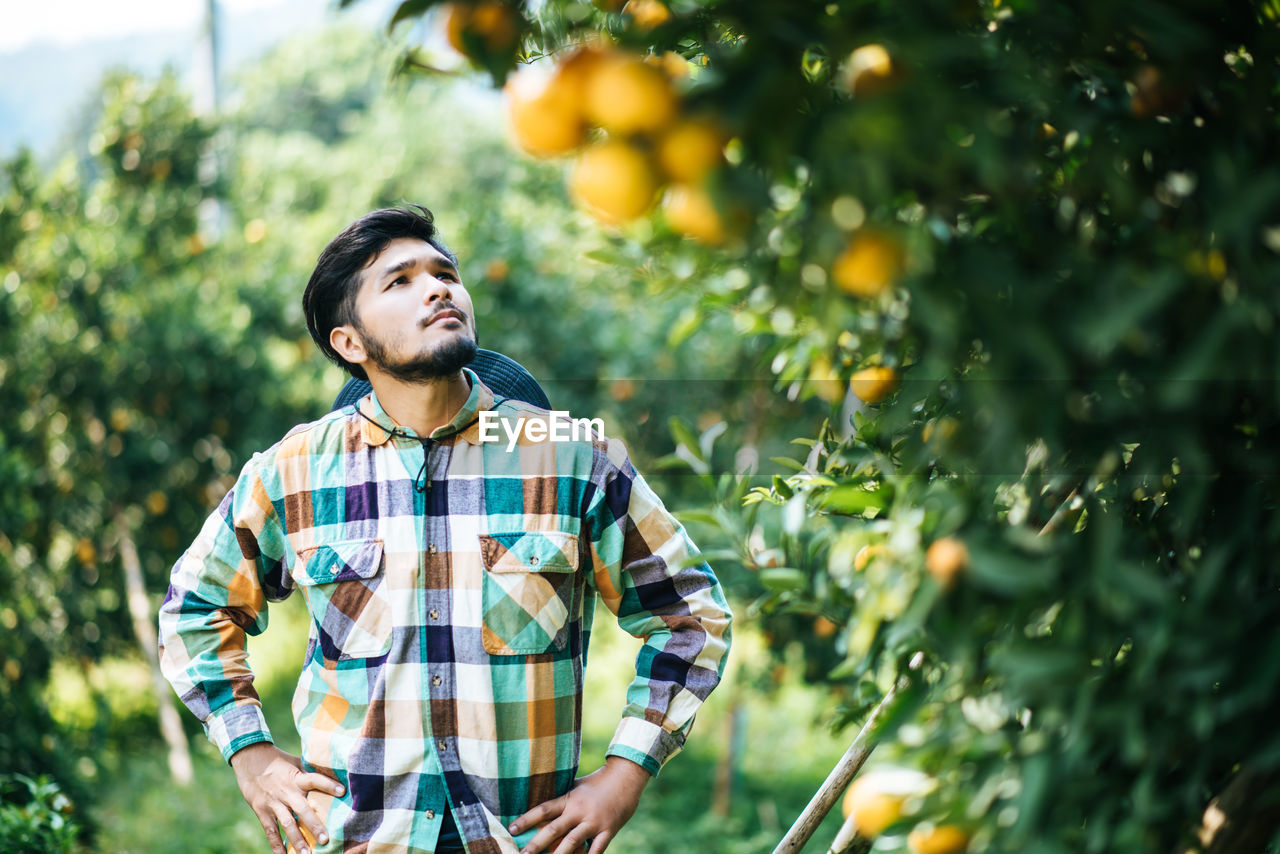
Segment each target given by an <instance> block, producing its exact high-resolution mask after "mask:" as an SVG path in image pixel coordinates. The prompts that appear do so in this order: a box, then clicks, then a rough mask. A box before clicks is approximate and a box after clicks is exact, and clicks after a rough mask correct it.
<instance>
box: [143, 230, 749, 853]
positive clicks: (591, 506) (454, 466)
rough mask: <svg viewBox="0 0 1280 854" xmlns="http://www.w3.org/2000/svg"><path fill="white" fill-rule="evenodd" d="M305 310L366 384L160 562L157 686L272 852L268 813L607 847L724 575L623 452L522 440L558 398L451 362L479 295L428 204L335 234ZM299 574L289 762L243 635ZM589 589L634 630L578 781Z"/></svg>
mask: <svg viewBox="0 0 1280 854" xmlns="http://www.w3.org/2000/svg"><path fill="white" fill-rule="evenodd" d="M303 308H304V311H305V312H306V316H307V323H308V327H309V329H310V331H311V334H312V337H313V338H315V340H316V343H317V344H318V345H319V347H320V348H321V350H323V351H324V352H325V354H326V355H327V356H328V357H329V358H331V359H333V360H334V361H336V362H337V363H338V364H340V365H342V366H344V367H345V368H346V369H347V370H348V371H349V372H350V373H351V374H352V375H354V376H358V377H364V376H367V378H368V379H369V381H370V382H371V383H372V386H373V393H372V394H370V395H369V396H367V397H365V398H364V399H363V400H361V401H360V403H359V404H358V405H357V406H348V407H345V408H343V409H340V410H337V411H335V412H332V413H330V414H329V415H328V416H326V417H324V418H321V419H320V420H318V421H315V422H313V423H311V424H306V425H301V426H299V427H295V428H294V429H293V430H292V431H290V432H289V433H288V434H287V435H286V436H285V438H284V439H282V440H281V441H280V442H279V443H278V444H276V445H275V446H273V447H272V448H270V449H269V450H267V451H265V452H263V453H260V454H256V455H255V456H254V458H253V459H252V460H251V461H250V462H249V463H248V464H247V465H246V466H245V467H244V470H243V471H242V473H241V475H240V477H239V479H238V480H237V482H236V484H235V486H234V488H233V489H232V490H231V492H230V493H228V495H227V496H226V498H225V499H224V500H223V501H222V503H221V505H220V506H219V507H218V509H217V511H216V512H215V513H214V514H213V515H212V516H210V518H209V519H208V521H207V522H206V523H205V525H204V527H203V529H202V530H201V532H200V534H199V536H198V537H197V539H196V540H195V542H194V543H193V544H192V546H191V547H190V548H189V549H188V550H187V552H186V554H184V555H183V556H182V558H181V559H180V560H179V561H178V563H177V564H176V565H175V567H174V569H173V574H172V579H171V585H170V589H169V593H168V596H167V597H166V599H165V603H164V605H163V606H162V607H161V612H160V627H161V647H162V648H161V658H162V666H163V668H164V671H165V673H166V675H167V677H168V678H169V680H170V681H171V682H172V683H173V685H174V687H175V689H176V690H177V692H178V694H179V695H180V696H181V697H182V699H183V701H184V702H185V703H186V705H187V706H188V707H189V708H190V709H191V710H192V711H193V712H194V713H195V714H196V715H197V716H198V717H199V718H200V719H201V721H202V722H203V723H204V725H205V729H206V732H207V733H208V734H209V737H210V738H211V739H212V741H213V742H214V743H215V744H216V745H217V746H218V747H219V748H220V749H221V751H222V753H223V755H224V756H225V757H226V758H227V759H228V761H229V762H230V764H231V766H232V767H233V769H234V770H235V774H236V779H237V781H238V782H239V784H240V788H241V791H242V792H243V793H244V796H245V799H246V800H247V801H248V802H249V804H250V805H251V806H252V807H253V810H254V812H255V813H256V815H257V816H258V818H259V820H260V821H261V822H262V825H263V829H264V830H265V831H266V834H267V838H268V839H269V841H270V843H271V847H272V850H273V851H276V852H283V850H284V841H283V840H282V839H281V837H280V832H279V831H278V830H277V823H278V824H279V826H280V827H281V828H282V829H283V832H284V836H285V838H286V839H287V842H288V843H289V844H290V845H291V846H292V848H293V849H295V850H297V851H300V852H310V851H316V852H337V851H361V852H369V854H377V852H403V854H417V852H432V851H436V852H444V851H462V850H464V848H463V846H464V845H465V850H466V851H467V852H469V854H481V852H505V854H516V852H517V851H519V852H523V853H524V854H534V852H556V854H568V852H570V851H580V850H582V849H583V848H584V846H585V845H587V844H588V843H590V854H600V852H602V851H603V850H604V848H605V846H607V845H608V843H609V841H610V839H612V838H613V836H614V835H615V834H616V833H617V832H618V830H619V828H621V826H622V825H623V824H624V823H625V822H626V821H627V819H628V818H630V816H631V815H632V813H633V812H634V811H635V808H636V804H637V802H638V800H639V797H640V794H641V792H642V790H643V788H644V786H645V784H646V782H647V781H648V779H649V777H650V776H651V775H653V774H656V773H657V772H658V769H659V768H660V767H661V765H662V764H663V763H664V762H665V761H666V760H667V759H668V758H670V757H671V756H672V755H673V754H675V753H676V752H677V751H678V750H679V749H680V748H681V746H682V745H683V742H684V738H685V735H686V733H687V732H688V730H689V727H690V726H691V725H692V722H693V716H694V713H695V712H696V711H697V709H698V707H699V706H700V704H701V703H702V701H703V700H705V699H706V696H707V695H708V693H710V691H711V690H712V688H714V687H715V685H716V683H717V682H718V680H719V676H720V673H721V672H722V670H723V666H724V661H725V657H726V655H727V652H728V641H729V624H730V620H731V617H730V614H729V611H728V608H727V606H726V604H725V600H724V597H723V594H722V592H721V589H720V587H719V584H718V583H717V581H716V579H715V576H714V574H713V573H712V572H711V570H710V568H709V567H708V566H707V565H706V564H705V563H703V562H702V561H701V560H700V559H699V558H698V557H697V555H696V553H695V551H694V548H693V545H692V544H691V543H690V542H689V540H688V538H687V537H686V535H685V533H684V530H683V528H682V527H681V526H680V525H679V524H678V523H677V522H676V521H675V520H674V519H673V518H672V517H671V516H670V514H669V513H667V511H666V510H665V509H664V508H663V506H662V503H661V501H659V500H658V498H657V497H656V496H655V495H654V494H653V493H652V492H651V491H650V489H649V487H648V486H647V484H646V483H645V482H644V480H643V479H642V478H641V477H640V476H639V475H638V474H637V473H636V471H635V470H634V468H632V466H631V464H630V462H629V460H628V458H627V453H626V450H625V448H624V447H623V446H622V444H621V443H619V442H617V441H616V440H612V439H606V438H604V437H601V436H598V435H594V436H592V437H590V438H586V439H584V438H578V439H576V440H569V441H552V440H550V439H547V440H546V441H534V439H533V438H530V436H531V434H533V435H534V436H535V438H536V435H537V431H530V430H529V429H527V424H528V422H529V421H542V422H546V421H548V420H549V419H550V417H551V416H550V414H549V413H548V412H547V411H546V410H542V409H538V408H535V407H533V406H532V405H529V404H523V403H518V402H514V401H511V400H501V399H495V397H494V395H493V393H492V392H491V391H490V390H489V389H488V388H486V387H485V385H484V384H483V383H481V382H480V381H479V379H478V378H477V377H476V375H475V374H474V373H472V372H471V371H470V370H468V369H467V368H465V367H464V366H465V365H466V364H467V363H468V361H469V360H470V359H471V358H472V356H473V355H474V354H475V351H476V347H477V336H476V326H475V318H474V311H473V307H472V302H471V298H470V296H469V295H468V293H467V290H466V288H465V287H464V286H463V284H462V281H461V278H460V276H459V272H458V266H457V260H456V258H455V257H454V256H453V255H452V253H450V252H449V250H448V249H447V248H446V247H445V245H444V244H443V243H442V242H441V241H440V239H439V237H438V235H437V232H436V229H435V227H434V225H433V222H432V217H431V214H430V212H429V211H427V210H426V209H425V208H417V209H416V210H398V209H394V210H381V211H375V212H373V213H371V214H369V215H367V216H365V217H363V218H362V219H360V220H359V221H357V222H355V223H354V224H352V225H351V226H350V227H349V228H347V229H346V230H345V231H344V232H342V234H340V235H338V237H336V238H335V239H334V240H333V242H332V243H330V244H329V246H328V247H327V248H326V249H325V250H324V252H323V253H322V254H321V256H320V259H319V261H318V263H317V265H316V269H315V272H314V273H313V274H312V276H311V280H310V282H309V283H308V284H307V288H306V292H305V294H304V296H303ZM484 413H489V414H487V415H485V416H484V420H491V419H493V418H500V419H505V420H508V421H511V422H516V419H519V418H524V419H526V422H525V423H526V428H525V429H524V430H522V431H520V433H519V436H520V439H519V444H518V445H513V446H511V447H510V448H509V447H508V442H507V441H506V439H507V435H508V434H509V433H510V431H509V430H507V431H502V432H500V433H499V437H500V439H501V440H500V441H484V438H485V437H484V435H483V434H482V431H481V429H480V427H481V423H480V422H481V420H482V418H481V416H482V414H484ZM488 432H489V433H490V434H492V432H493V431H492V430H490V431H488ZM542 432H543V434H546V435H550V434H551V433H552V431H550V430H543V431H542ZM558 432H560V433H563V432H564V431H558ZM489 438H494V437H493V436H492V435H490V436H489ZM295 587H299V588H301V589H302V592H303V596H304V598H305V599H306V602H307V607H308V609H309V610H310V612H311V617H312V626H311V633H310V639H309V643H308V649H307V653H306V657H305V662H304V665H303V668H302V673H301V676H300V678H299V681H298V687H297V690H296V693H295V695H294V700H293V713H294V718H295V722H296V724H297V727H298V732H299V734H300V735H301V737H302V756H301V757H294V756H291V755H289V754H287V753H284V752H283V751H281V750H279V749H277V748H276V747H275V746H274V744H273V743H272V741H271V736H270V734H269V732H268V730H267V726H266V723H265V721H264V719H263V717H262V713H261V709H260V705H259V701H258V697H257V694H256V693H255V691H254V689H253V686H252V679H253V676H252V673H251V672H250V670H249V668H248V666H247V663H246V660H245V652H244V640H245V634H246V633H249V634H255V635H256V634H258V633H259V632H261V631H263V630H264V629H265V628H266V626H267V611H266V601H267V600H272V601H276V600H280V599H283V598H284V597H285V596H287V595H289V594H290V593H291V592H292V590H293V589H294V588H295ZM597 595H598V596H600V597H601V598H602V599H603V600H604V602H605V605H606V606H607V607H608V608H609V609H610V611H612V612H613V613H614V614H615V615H616V616H617V618H618V621H619V624H620V625H621V626H622V628H623V629H625V630H626V631H628V632H630V633H631V634H633V635H635V636H636V637H640V638H643V639H644V645H643V647H642V648H641V652H640V654H639V656H638V657H637V659H636V674H635V679H634V681H633V682H632V684H631V687H630V688H629V689H628V693H627V702H626V706H625V708H624V710H623V713H622V720H621V723H620V724H619V726H618V729H617V733H616V735H615V737H614V739H613V742H612V744H611V745H610V747H609V749H608V751H607V757H606V760H605V764H604V766H603V767H602V768H600V770H598V771H596V772H594V773H592V774H589V775H587V776H586V777H583V778H582V779H580V780H577V781H576V782H575V781H574V775H575V772H576V770H577V766H578V754H579V748H580V744H581V732H580V729H581V716H582V715H581V713H582V685H583V667H584V662H585V651H586V641H587V636H588V633H589V630H590V626H591V618H592V614H593V611H594V604H595V597H596V596H597Z"/></svg>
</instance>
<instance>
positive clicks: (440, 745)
mask: <svg viewBox="0 0 1280 854" xmlns="http://www.w3.org/2000/svg"><path fill="white" fill-rule="evenodd" d="M436 747H438V748H440V749H441V750H448V749H449V745H448V744H446V743H445V740H444V739H443V738H442V739H440V740H439V741H437V742H436Z"/></svg>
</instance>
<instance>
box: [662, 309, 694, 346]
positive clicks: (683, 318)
mask: <svg viewBox="0 0 1280 854" xmlns="http://www.w3.org/2000/svg"><path fill="white" fill-rule="evenodd" d="M700 326H702V312H700V311H698V309H696V308H693V307H692V306H690V307H688V308H685V309H684V311H682V312H680V316H679V317H677V318H676V322H675V323H673V324H672V325H671V331H670V332H668V333H667V346H668V347H670V348H672V349H675V348H676V347H679V346H680V345H681V344H683V343H684V342H685V341H687V340H688V339H689V337H690V336H691V335H693V333H695V332H697V331H698V327H700Z"/></svg>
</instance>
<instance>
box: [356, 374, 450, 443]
mask: <svg viewBox="0 0 1280 854" xmlns="http://www.w3.org/2000/svg"><path fill="white" fill-rule="evenodd" d="M369 382H370V383H371V384H372V385H373V390H374V392H375V393H376V394H377V395H378V403H380V404H382V408H383V410H384V411H385V412H386V413H387V414H388V415H390V416H391V418H392V420H393V421H395V422H396V423H397V424H399V425H400V426H401V427H408V428H409V429H410V430H412V431H413V432H414V433H416V434H418V435H419V436H422V437H424V438H425V437H427V436H430V435H431V434H432V433H433V432H435V431H436V429H437V428H440V427H443V426H445V425H446V424H448V423H449V422H450V421H452V420H453V418H454V416H455V415H457V414H458V411H459V410H460V409H462V406H463V404H465V403H466V402H467V397H468V396H469V395H470V394H471V384H470V383H469V382H468V381H467V378H466V376H465V375H464V374H463V373H462V371H458V372H457V373H456V374H454V375H453V376H449V377H441V378H439V379H434V380H425V381H423V382H406V381H405V380H400V379H396V378H395V377H390V376H387V375H385V374H377V373H375V372H372V371H370V372H369Z"/></svg>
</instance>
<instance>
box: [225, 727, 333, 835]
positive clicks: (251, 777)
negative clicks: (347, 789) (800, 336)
mask: <svg viewBox="0 0 1280 854" xmlns="http://www.w3.org/2000/svg"><path fill="white" fill-rule="evenodd" d="M231 767H232V768H233V769H235V772H236V782H237V783H239V784H240V793H241V794H242V795H244V799H245V800H246V801H248V802H249V806H250V807H252V808H253V813H254V815H256V816H257V817H258V821H260V822H262V829H263V830H264V831H266V834H267V841H268V842H270V843H271V850H272V851H274V852H275V854H285V849H284V843H283V842H282V841H281V839H280V831H279V829H277V827H276V823H277V822H279V825H280V827H283V828H284V833H285V836H287V837H288V838H289V843H290V844H291V845H293V848H294V850H295V851H297V852H298V854H310V852H311V849H310V846H308V845H307V841H306V840H305V839H304V838H303V836H302V832H301V830H300V829H299V827H298V821H299V820H300V821H301V822H302V824H303V826H304V827H305V828H306V830H307V831H308V832H309V835H310V836H311V838H312V839H315V840H316V842H318V843H319V844H320V845H324V844H326V843H327V842H328V841H329V838H328V836H327V835H326V834H325V829H324V822H322V821H321V820H320V817H319V816H317V815H316V814H315V811H314V810H312V809H311V805H310V804H308V803H307V798H306V793H307V792H308V791H317V792H325V793H326V794H330V795H333V796H334V797H341V796H342V794H343V791H344V790H343V788H342V784H341V783H339V782H338V781H337V780H334V779H333V778H331V777H326V776H324V775H323V774H315V773H307V772H306V771H303V770H302V760H301V759H299V758H298V757H296V756H293V755H292V754H289V753H285V752H284V751H283V750H281V749H279V748H278V747H276V746H275V745H274V744H270V743H268V742H265V741H264V742H259V743H257V744H251V745H249V746H248V747H243V748H241V749H240V750H237V751H236V752H235V753H234V754H232V756H231ZM295 815H296V816H297V819H295V818H294V816H295Z"/></svg>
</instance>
